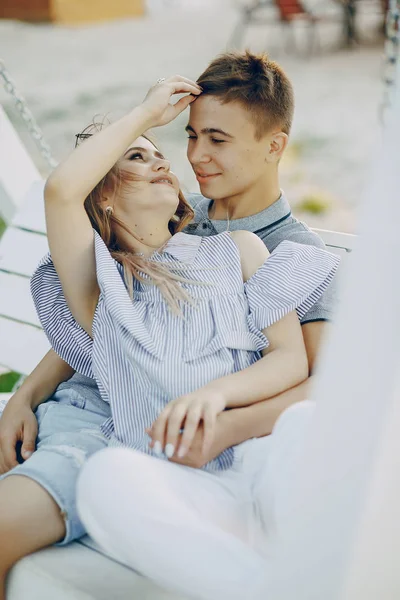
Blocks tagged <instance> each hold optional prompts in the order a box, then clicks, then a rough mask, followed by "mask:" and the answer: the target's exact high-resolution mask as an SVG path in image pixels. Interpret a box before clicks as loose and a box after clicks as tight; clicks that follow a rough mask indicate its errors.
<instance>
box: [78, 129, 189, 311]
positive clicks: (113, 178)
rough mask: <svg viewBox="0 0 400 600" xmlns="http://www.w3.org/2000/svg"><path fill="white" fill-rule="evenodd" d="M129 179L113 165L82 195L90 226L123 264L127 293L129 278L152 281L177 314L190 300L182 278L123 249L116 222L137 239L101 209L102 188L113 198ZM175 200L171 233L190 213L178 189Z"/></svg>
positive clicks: (90, 131) (88, 131) (81, 136)
mask: <svg viewBox="0 0 400 600" xmlns="http://www.w3.org/2000/svg"><path fill="white" fill-rule="evenodd" d="M104 126H106V125H104V121H102V122H100V123H98V122H93V123H92V124H91V125H89V126H88V127H86V128H85V129H84V130H83V131H82V133H80V134H78V135H77V136H76V138H77V141H76V145H78V144H79V143H80V142H81V141H82V140H84V139H86V138H87V137H89V136H91V135H94V134H95V133H97V132H98V131H100V130H101V129H103V127H104ZM141 137H144V138H145V139H147V140H148V141H149V142H150V143H151V144H153V146H154V147H155V148H156V149H157V150H158V148H157V145H156V143H155V140H154V139H152V137H151V136H150V135H148V134H146V135H143V134H142V136H141ZM129 181H132V176H131V175H130V174H128V173H126V172H124V171H123V170H121V169H120V168H119V167H118V165H117V164H115V165H114V166H113V167H112V169H111V170H110V171H109V172H108V173H107V174H106V175H105V176H104V177H103V179H102V180H101V181H100V182H99V183H98V184H97V185H96V187H95V188H94V189H93V190H92V191H91V192H90V194H89V195H88V197H87V198H86V200H85V204H84V206H85V210H86V213H87V215H88V217H89V219H90V222H91V224H92V227H93V228H94V229H95V230H96V231H97V232H98V234H99V235H100V236H101V238H102V239H103V241H104V243H105V244H106V246H107V248H108V249H109V250H110V253H111V256H112V257H113V258H114V259H115V260H117V261H118V262H119V263H120V264H121V265H122V266H123V269H124V279H125V284H126V286H127V289H128V292H129V294H130V296H131V297H132V298H133V278H136V279H138V280H140V281H142V282H145V283H150V284H154V285H156V286H157V287H158V288H159V289H160V291H161V293H162V294H163V296H164V298H165V300H166V301H167V303H168V304H169V306H170V307H171V309H172V310H173V312H175V313H180V312H181V311H180V307H179V301H180V300H181V301H184V302H188V301H189V302H190V297H189V295H188V294H187V293H186V291H185V290H184V289H183V288H182V287H181V286H180V285H179V282H182V281H185V278H183V277H181V276H178V275H176V274H174V273H173V271H172V269H171V268H169V266H167V265H166V264H165V263H160V262H157V261H156V260H152V259H151V258H146V257H145V256H143V255H140V254H138V253H135V252H134V250H133V249H132V248H124V247H123V244H122V242H121V240H120V239H119V237H118V233H117V227H116V225H118V226H119V227H121V228H122V229H124V230H125V231H126V232H127V233H129V234H130V235H132V236H133V237H134V238H135V239H137V237H136V235H135V234H134V233H133V232H132V231H131V230H130V229H129V227H128V226H127V225H126V224H125V223H124V222H123V221H121V220H120V219H118V217H116V216H115V215H114V214H113V212H112V211H110V210H106V209H104V208H103V206H104V202H103V194H104V191H105V190H107V195H109V194H110V195H111V196H113V197H116V196H117V195H118V193H120V191H121V190H122V188H123V186H124V185H126V184H127V183H128V182H129ZM178 200H179V203H178V206H177V209H176V211H175V214H174V215H173V217H172V218H171V220H170V222H169V224H168V229H169V231H170V233H171V234H172V235H174V234H175V233H178V232H179V231H182V230H183V229H184V228H185V227H186V225H187V224H188V223H189V222H190V221H192V219H193V216H194V212H193V209H192V207H191V206H190V205H189V203H188V202H187V201H186V199H185V197H184V195H183V193H182V191H181V190H179V194H178Z"/></svg>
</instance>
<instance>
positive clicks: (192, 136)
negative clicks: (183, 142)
mask: <svg viewBox="0 0 400 600" xmlns="http://www.w3.org/2000/svg"><path fill="white" fill-rule="evenodd" d="M196 139H197V138H196V136H195V135H188V140H196Z"/></svg>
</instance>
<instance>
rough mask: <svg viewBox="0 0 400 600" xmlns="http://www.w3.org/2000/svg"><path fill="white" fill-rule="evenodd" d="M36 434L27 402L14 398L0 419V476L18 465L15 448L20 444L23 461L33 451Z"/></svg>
mask: <svg viewBox="0 0 400 600" xmlns="http://www.w3.org/2000/svg"><path fill="white" fill-rule="evenodd" d="M37 432H38V424H37V419H36V416H35V414H34V412H33V410H32V408H31V406H30V404H29V403H28V402H22V401H21V400H20V399H17V398H15V397H14V396H13V397H12V398H11V399H10V400H9V402H8V404H7V405H6V407H5V409H4V411H3V413H2V415H1V418H0V475H2V474H4V473H7V471H9V470H10V469H12V468H13V467H16V466H17V465H18V462H17V452H16V446H17V443H18V442H21V444H22V447H21V456H22V458H23V459H24V460H26V459H27V458H29V457H30V456H31V454H32V453H33V452H34V451H35V443H36V437H37Z"/></svg>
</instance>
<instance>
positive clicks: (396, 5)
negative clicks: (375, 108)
mask: <svg viewBox="0 0 400 600" xmlns="http://www.w3.org/2000/svg"><path fill="white" fill-rule="evenodd" d="M399 54H400V0H390V2H389V10H388V13H387V17H386V43H385V57H384V61H385V63H384V75H383V81H384V85H385V89H384V93H383V101H382V106H381V118H382V120H383V119H384V116H385V113H386V111H387V109H388V108H390V106H391V105H392V101H393V94H394V88H395V85H396V83H397V85H400V81H396V78H397V63H398V60H399Z"/></svg>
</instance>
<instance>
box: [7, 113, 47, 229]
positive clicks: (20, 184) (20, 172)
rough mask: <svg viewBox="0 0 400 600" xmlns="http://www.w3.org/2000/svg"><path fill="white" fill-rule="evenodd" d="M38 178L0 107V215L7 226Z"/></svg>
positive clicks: (36, 171)
mask: <svg viewBox="0 0 400 600" xmlns="http://www.w3.org/2000/svg"><path fill="white" fill-rule="evenodd" d="M40 179H41V175H40V173H39V171H38V170H37V168H36V166H35V165H34V163H33V161H32V159H31V158H30V156H29V154H28V152H27V151H26V149H25V146H24V145H23V143H22V141H21V140H20V138H19V136H18V134H17V133H16V131H15V129H14V127H13V125H12V124H11V122H10V120H9V118H8V117H7V115H6V113H5V111H4V110H3V108H2V106H1V105H0V214H1V216H2V218H3V219H4V220H5V221H6V223H10V222H11V220H12V218H13V216H14V214H15V213H16V211H17V209H18V207H19V205H20V203H21V201H22V199H23V198H24V197H25V195H26V193H27V192H28V190H29V188H30V187H31V185H32V184H33V183H34V182H35V181H38V180H40Z"/></svg>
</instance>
